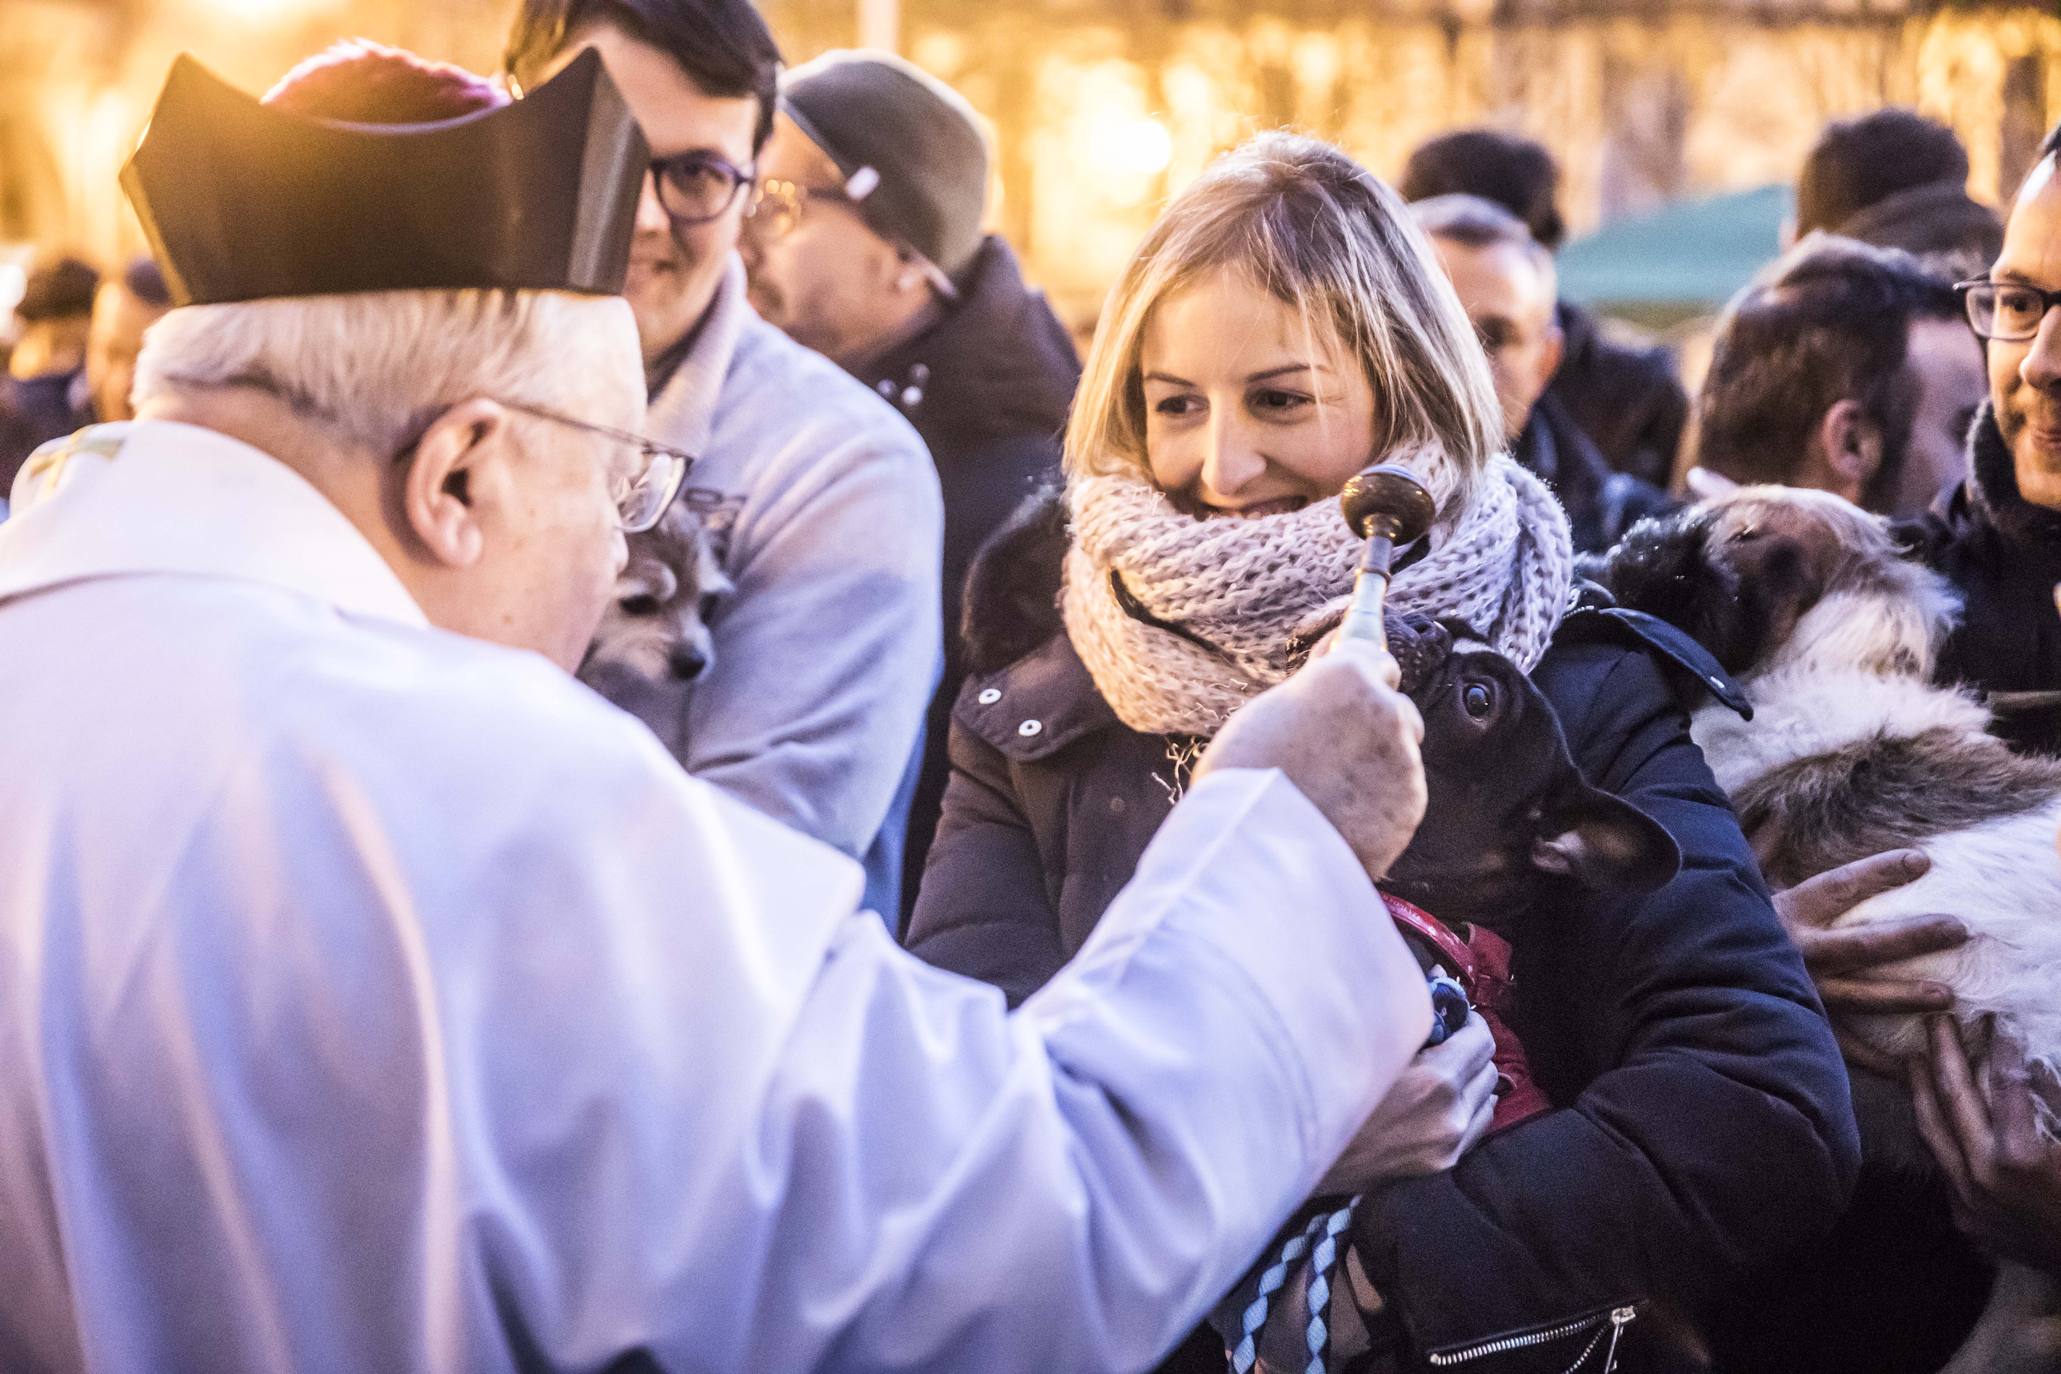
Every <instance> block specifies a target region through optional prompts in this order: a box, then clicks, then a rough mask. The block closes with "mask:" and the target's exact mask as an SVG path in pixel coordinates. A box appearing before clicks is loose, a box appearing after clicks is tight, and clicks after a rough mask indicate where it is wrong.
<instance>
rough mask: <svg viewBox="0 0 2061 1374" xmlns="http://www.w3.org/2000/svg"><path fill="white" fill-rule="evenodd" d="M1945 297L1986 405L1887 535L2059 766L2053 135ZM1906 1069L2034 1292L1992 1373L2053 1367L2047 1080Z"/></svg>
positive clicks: (1963, 661)
mask: <svg viewBox="0 0 2061 1374" xmlns="http://www.w3.org/2000/svg"><path fill="white" fill-rule="evenodd" d="M1956 289H1957V290H1959V291H1960V293H1961V297H1962V301H1963V304H1964V305H1965V307H1966V309H1967V314H1968V322H1969V324H1970V325H1972V326H1973V327H1974V329H1975V333H1976V334H1977V335H1978V336H1979V337H1980V338H1982V339H1983V340H1984V346H1985V349H1986V351H1987V355H1988V366H1989V399H1988V402H1987V404H1985V405H1984V406H1983V408H1982V410H1981V412H1980V413H1979V414H1978V415H1977V416H1976V419H1975V423H1974V426H1973V428H1972V429H1971V430H1970V431H1969V438H1968V476H1967V478H1966V479H1965V480H1964V481H1962V482H1961V484H1960V485H1959V486H1957V487H1955V488H1954V489H1952V490H1951V491H1949V492H1948V493H1947V494H1946V495H1945V496H1944V497H1942V498H1941V500H1940V502H1939V504H1938V505H1937V506H1935V507H1934V509H1933V510H1932V512H1931V513H1930V514H1929V515H1928V516H1927V517H1926V518H1925V519H1924V520H1923V521H1922V522H1918V523H1917V524H1915V525H1913V526H1911V527H1909V528H1907V529H1906V531H1905V534H1906V536H1907V538H1908V539H1909V541H1910V542H1911V543H1912V544H1913V546H1914V547H1915V548H1916V549H1917V551H1918V553H1919V555H1920V556H1921V557H1923V558H1924V559H1925V560H1926V561H1927V562H1929V563H1930V564H1931V565H1932V566H1933V567H1935V568H1937V569H1938V570H1939V571H1940V572H1942V573H1943V574H1945V575H1946V577H1947V578H1948V580H1949V581H1951V582H1952V584H1953V586H1954V590H1955V591H1956V592H1957V593H1958V594H1959V596H1960V599H1961V603H1962V604H1961V615H1960V618H1959V619H1958V620H1957V622H1956V623H1955V625H1954V626H1953V628H1952V629H1951V631H1950V632H1949V633H1948V636H1947V641H1946V644H1945V646H1944V648H1943V650H1942V652H1941V655H1940V666H1939V673H1940V676H1941V678H1942V680H1946V681H1955V682H1960V683H1964V684H1966V685H1968V686H1970V687H1972V688H1974V689H1976V690H1977V691H1979V692H1980V693H1982V694H1983V696H1984V698H1985V699H1986V701H1987V704H1988V705H1989V706H1990V708H1991V710H1992V712H1993V725H1992V729H1994V730H1995V731H1996V732H1997V733H1998V734H2000V735H2002V736H2004V737H2005V738H2006V739H2009V740H2010V741H2011V742H2012V743H2013V744H2015V745H2017V746H2018V747H2019V748H2021V749H2024V750H2027V751H2031V752H2037V753H2044V754H2054V753H2061V606H2057V596H2061V309H2057V307H2061V125H2057V126H2056V127H2055V128H2054V129H2053V130H2051V131H2050V132H2049V133H2048V135H2047V138H2046V141H2045V142H2044V143H2043V144H2042V145H2041V146H2040V150H2039V155H2038V158H2037V160H2036V161H2035V162H2034V164H2033V168H2032V170H2031V172H2030V173H2028V174H2027V176H2026V179H2025V182H2024V184H2023V185H2022V186H2021V187H2020V188H2019V191H2018V195H2017V198H2016V200H2015V201H2014V202H2013V204H2012V206H2011V210H2010V214H2009V217H2008V218H2007V219H2006V221H2005V224H2004V243H2003V248H2002V251H2001V252H2000V253H1999V254H1998V256H1997V259H1996V261H1995V263H1994V264H1993V265H1992V266H1991V267H1990V270H1989V272H1988V273H1987V274H1986V275H1985V276H1983V277H1981V278H1978V279H1976V280H1974V281H1968V282H1963V283H1961V284H1960V286H1959V287H1958V288H1956ZM1909 1071H1910V1074H1911V1078H1912V1087H1913V1089H1914V1095H1915V1097H1916V1098H1917V1099H1918V1103H1919V1108H1920V1110H1919V1112H1918V1124H1919V1129H1920V1132H1921V1133H1922V1134H1923V1135H1924V1137H1925V1140H1926V1143H1927V1145H1928V1146H1930V1147H1931V1150H1932V1153H1933V1154H1934V1156H1935V1157H1936V1158H1937V1159H1938V1161H1939V1164H1940V1176H1941V1178H1943V1179H1944V1180H1945V1189H1946V1191H1947V1193H1948V1194H1949V1196H1950V1199H1951V1203H1952V1215H1953V1219H1954V1223H1955V1224H1956V1225H1957V1226H1958V1227H1959V1228H1960V1229H1961V1230H1962V1231H1963V1232H1964V1233H1966V1234H1967V1235H1968V1236H1969V1237H1970V1238H1971V1239H1973V1240H1974V1241H1975V1242H1976V1243H1977V1244H1978V1245H1980V1246H1982V1247H1983V1248H1984V1249H1985V1250H1986V1251H1987V1252H1988V1253H1990V1254H1992V1255H2000V1256H2003V1257H2005V1258H2009V1259H2013V1260H2016V1261H2018V1262H2020V1263H2021V1264H2023V1265H2026V1266H2028V1267H2029V1268H2030V1269H2032V1270H2034V1271H2037V1272H2039V1273H2041V1274H2043V1275H2044V1279H2045V1282H2046V1283H2047V1285H2048V1290H2047V1292H2046V1294H2045V1302H2046V1303H2047V1304H2048V1309H2047V1311H2046V1313H2045V1318H2044V1321H2043V1322H2028V1323H2026V1324H2025V1325H2023V1326H2021V1327H2019V1328H2018V1329H2017V1330H2015V1331H2013V1332H2012V1333H2011V1334H2012V1336H2013V1338H2014V1339H2017V1340H2019V1341H2020V1342H2021V1343H2025V1344H2026V1345H2027V1349H2026V1350H2024V1351H2021V1352H2020V1353H2019V1354H2018V1355H2016V1356H2013V1357H2012V1358H2014V1359H2017V1360H2018V1361H2020V1362H2019V1363H2013V1364H2009V1365H2008V1366H2007V1365H2006V1364H2005V1363H2003V1358H2004V1357H2002V1356H1998V1357H1997V1360H1998V1362H1997V1363H1996V1365H1995V1367H1997V1368H2000V1369H2001V1368H2006V1367H2008V1368H2011V1369H2018V1368H2024V1369H2028V1370H2029V1369H2040V1370H2047V1369H2053V1368H2055V1367H2057V1365H2061V1306H2057V1295H2061V1143H2057V1142H2056V1141H2055V1140H2054V1138H2053V1137H2052V1135H2051V1134H2049V1133H2048V1131H2047V1130H2046V1129H2045V1128H2044V1127H2042V1126H2040V1125H2039V1124H2038V1122H2039V1120H2040V1118H2041V1117H2042V1116H2043V1115H2044V1116H2045V1117H2046V1119H2047V1120H2049V1121H2051V1120H2052V1119H2053V1114H2054V1113H2056V1112H2061V1079H2057V1077H2056V1076H2055V1074H2054V1073H2053V1072H2052V1070H2051V1066H2047V1067H2044V1068H2042V1067H2037V1066H2035V1067H2034V1068H2033V1069H2031V1070H2029V1071H2027V1072H2025V1073H2024V1074H2023V1075H2022V1076H2019V1077H2016V1078H2006V1077H2002V1076H2000V1075H1999V1074H1998V1073H1997V1072H1996V1070H1995V1065H1994V1063H1992V1064H1991V1065H1990V1066H1989V1067H1988V1068H1987V1069H1985V1068H1984V1067H1983V1066H1982V1065H1981V1064H1980V1062H1979V1060H1975V1061H1973V1062H1972V1063H1971V1057H1970V1056H1969V1055H1968V1054H1967V1053H1966V1052H1965V1051H1964V1048H1963V1046H1962V1044H1961V1041H1960V1036H1959V1035H1958V1033H1957V1032H1956V1030H1955V1028H1954V1026H1953V1025H1952V1023H1951V1022H1950V1021H1943V1022H1942V1024H1939V1025H1936V1026H1935V1027H1934V1029H1933V1034H1932V1036H1931V1040H1930V1045H1929V1052H1928V1053H1927V1055H1926V1056H1925V1057H1924V1058H1923V1059H1922V1060H1921V1061H1919V1062H1916V1063H1914V1064H1912V1065H1911V1066H1910V1070H1909ZM2036 1100H2037V1101H2043V1102H2044V1106H2043V1107H2040V1108H2036V1106H2035V1102H2036ZM1980 1296H1981V1295H1980V1294H1979V1293H1978V1294H1975V1295H1971V1298H1970V1300H1969V1303H1968V1307H1967V1310H1969V1311H1970V1312H1972V1311H1973V1308H1974V1304H1975V1303H1976V1302H1978V1301H1979V1300H1980ZM1814 1315H1815V1314H1814ZM2032 1345H2037V1346H2038V1350H2037V1351H2036V1352H2035V1351H2033V1350H2032V1349H2031V1348H2030V1347H2031V1346H2032ZM1985 1367H1989V1366H1985Z"/></svg>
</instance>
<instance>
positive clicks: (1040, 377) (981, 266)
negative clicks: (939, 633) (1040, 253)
mask: <svg viewBox="0 0 2061 1374" xmlns="http://www.w3.org/2000/svg"><path fill="white" fill-rule="evenodd" d="M959 285H960V290H961V293H962V294H961V296H960V300H959V303H958V305H956V306H954V307H953V308H952V309H950V310H949V311H947V312H946V313H945V314H944V315H943V316H941V317H940V318H939V319H938V320H937V322H936V323H935V324H933V325H932V326H931V327H930V328H928V329H926V330H924V331H923V332H922V333H920V334H918V335H917V336H916V337H915V338H913V339H910V340H909V341H908V342H906V343H904V344H902V345H901V346H899V347H897V348H896V349H894V350H893V351H892V352H890V353H889V354H887V355H886V356H885V357H883V358H881V359H880V360H879V361H878V362H876V363H875V364H874V365H873V366H872V367H871V368H869V369H868V370H867V371H866V372H865V373H863V374H862V375H861V376H860V378H859V380H861V381H863V382H865V383H866V384H867V385H869V386H871V387H873V389H874V390H875V391H877V392H878V393H879V394H880V395H881V396H883V397H885V398H886V399H887V400H888V401H889V403H891V404H892V405H894V406H895V408H896V409H898V410H900V411H901V412H902V414H903V415H905V416H906V417H908V420H909V423H910V424H912V425H914V426H915V427H916V432H917V433H918V434H920V435H922V436H923V442H924V443H925V444H926V445H928V446H929V448H930V456H931V458H932V460H933V461H934V462H936V464H937V474H938V485H939V487H940V488H941V489H942V491H943V494H944V498H945V541H944V584H943V585H944V625H945V641H946V642H945V671H944V676H943V678H942V679H941V680H940V683H939V686H938V692H937V696H936V697H935V698H934V699H933V700H932V702H931V708H930V715H929V718H928V719H927V721H926V722H925V729H924V763H923V771H922V774H921V776H920V777H919V779H918V781H917V786H916V796H915V800H914V801H913V803H912V804H911V806H910V811H909V845H908V849H907V851H906V853H905V855H904V859H903V864H904V868H903V871H904V872H905V873H907V874H909V875H911V876H910V878H909V879H908V880H906V881H905V883H904V890H905V894H906V895H905V898H904V901H903V909H904V911H905V912H906V910H907V909H908V906H909V903H910V902H911V901H913V900H914V898H915V888H916V885H915V882H914V875H915V874H918V873H921V872H922V871H923V855H924V852H925V851H926V850H927V849H928V848H929V844H930V834H931V830H932V829H933V828H934V827H935V826H936V824H937V814H938V807H939V806H940V804H941V803H942V800H943V797H944V790H945V775H946V773H947V771H948V768H947V764H946V759H945V734H946V727H947V725H948V723H949V722H950V719H951V708H952V701H953V699H954V698H955V697H956V696H957V695H958V692H959V683H960V681H961V680H962V679H963V678H964V676H965V671H966V670H965V666H964V663H963V662H962V660H961V658H960V653H959V634H958V628H959V619H960V614H959V597H960V591H961V588H962V587H963V586H964V585H965V582H966V570H967V567H968V565H969V564H971V563H972V561H973V555H974V553H975V552H976V551H977V550H978V549H979V548H980V546H981V545H982V544H983V543H985V542H986V541H987V538H988V536H989V535H991V534H993V533H994V532H995V530H996V529H997V528H998V527H999V526H1000V525H1001V524H1002V522H1003V521H1004V520H1007V519H1008V518H1009V514H1010V512H1012V511H1014V510H1015V509H1016V508H1017V507H1018V506H1020V505H1022V504H1023V500H1024V498H1025V496H1027V495H1028V494H1029V493H1030V492H1031V491H1033V490H1034V489H1036V488H1038V487H1040V486H1043V485H1046V484H1048V483H1050V482H1051V481H1053V480H1054V479H1055V478H1056V477H1057V476H1058V473H1059V438H1060V433H1061V431H1063V430H1064V429H1065V428H1066V412H1067V408H1068V407H1069V406H1070V405H1072V404H1073V393H1074V386H1075V384H1076V383H1078V382H1079V381H1080V375H1081V365H1080V359H1079V357H1078V356H1077V355H1076V354H1075V353H1074V347H1073V337H1072V336H1071V335H1070V334H1068V333H1067V331H1066V326H1065V325H1063V324H1061V323H1060V322H1059V318H1058V316H1056V315H1054V314H1053V313H1052V307H1051V306H1050V305H1049V304H1047V303H1046V300H1045V297H1044V293H1042V292H1039V291H1033V290H1031V289H1030V288H1029V287H1028V286H1026V285H1025V284H1024V280H1023V273H1022V271H1021V270H1020V269H1019V268H1018V266H1017V263H1016V257H1015V255H1014V254H1013V253H1011V252H1010V251H1009V246H1008V245H1007V244H1005V243H1003V242H1002V240H1000V239H999V238H994V237H990V238H988V239H987V241H986V242H985V243H983V244H982V245H981V249H980V252H979V253H978V254H976V255H975V257H974V259H973V261H972V263H971V264H969V265H968V266H967V268H966V271H965V273H964V274H963V280H962V281H961V282H960V283H959ZM881 536H882V537H883V538H891V537H893V531H891V530H883V531H881Z"/></svg>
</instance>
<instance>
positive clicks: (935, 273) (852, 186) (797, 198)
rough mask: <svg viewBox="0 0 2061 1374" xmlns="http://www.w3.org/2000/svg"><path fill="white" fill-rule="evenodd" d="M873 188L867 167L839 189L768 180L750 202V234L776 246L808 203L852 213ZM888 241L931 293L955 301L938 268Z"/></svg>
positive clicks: (952, 289) (955, 295) (875, 180)
mask: <svg viewBox="0 0 2061 1374" xmlns="http://www.w3.org/2000/svg"><path fill="white" fill-rule="evenodd" d="M862 178H863V180H862ZM877 185H879V177H878V176H877V175H876V174H875V173H874V172H873V169H872V168H870V167H862V168H860V169H859V170H858V172H857V173H855V174H854V175H853V177H852V179H851V180H850V181H848V182H846V183H845V184H844V185H843V186H803V185H801V184H800V183H798V182H793V181H783V180H781V179H780V178H778V177H768V178H766V180H765V181H763V182H761V183H760V184H759V191H758V196H757V198H756V199H754V200H753V201H752V205H751V211H750V213H749V215H748V216H747V218H748V219H749V221H750V223H751V232H752V233H753V234H755V235H757V236H758V238H759V241H760V242H762V243H778V242H779V241H780V240H782V239H784V238H786V237H787V236H788V235H789V234H792V233H793V232H794V231H795V230H796V229H799V228H800V227H801V222H802V211H803V209H804V207H806V206H807V205H809V204H810V203H811V202H821V203H823V204H826V205H842V206H844V207H846V208H847V209H849V210H852V211H854V212H856V211H857V210H858V209H859V206H860V203H861V202H862V201H863V199H864V198H865V195H867V194H870V193H871V192H872V190H873V188H874V187H875V186H877ZM876 232H878V231H876ZM883 237H887V236H883ZM888 241H889V242H890V243H893V244H894V246H895V248H896V250H897V251H899V252H900V253H901V254H902V256H903V257H904V258H906V259H908V261H909V262H910V263H912V264H914V265H915V267H916V270H917V271H919V272H921V273H922V274H923V280H924V281H926V282H928V283H929V284H930V289H931V290H933V291H935V292H937V293H938V295H940V296H942V297H943V298H944V299H946V300H948V301H957V300H958V299H959V288H958V286H957V285H955V284H954V283H953V281H952V279H951V278H950V277H948V276H946V275H945V270H944V269H943V268H942V267H939V266H938V265H937V264H936V263H934V262H932V261H931V260H930V259H929V258H926V257H924V256H923V255H922V254H921V253H919V252H917V251H916V250H915V249H913V248H911V247H910V246H909V245H908V244H906V243H903V242H901V241H900V240H899V239H895V238H892V237H889V238H888Z"/></svg>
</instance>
